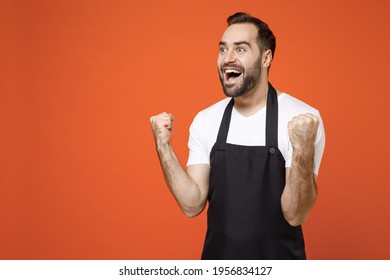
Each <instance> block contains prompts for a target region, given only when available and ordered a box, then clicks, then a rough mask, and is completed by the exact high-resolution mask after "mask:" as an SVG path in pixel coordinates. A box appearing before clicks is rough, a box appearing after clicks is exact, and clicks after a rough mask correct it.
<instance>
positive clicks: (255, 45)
mask: <svg viewBox="0 0 390 280" xmlns="http://www.w3.org/2000/svg"><path fill="white" fill-rule="evenodd" d="M227 21H228V25H229V26H228V28H227V29H226V30H225V32H224V34H223V35H222V39H221V41H220V46H219V47H220V48H219V49H220V50H219V56H218V70H219V76H220V80H221V84H222V88H223V91H224V93H225V94H226V95H227V96H230V97H239V96H242V95H244V94H246V93H248V92H249V91H251V90H252V89H253V88H255V87H256V86H257V85H258V84H259V81H260V78H261V76H262V75H263V76H264V75H265V76H264V77H265V79H266V80H267V79H268V71H269V67H270V66H271V62H272V59H273V55H274V52H275V46H276V44H275V41H276V40H275V37H274V35H273V33H272V31H271V30H270V29H269V28H268V25H267V24H266V23H264V22H262V21H261V20H259V19H257V18H254V17H252V16H250V15H249V14H245V13H236V14H234V15H232V16H230V17H229V18H228V20H227Z"/></svg>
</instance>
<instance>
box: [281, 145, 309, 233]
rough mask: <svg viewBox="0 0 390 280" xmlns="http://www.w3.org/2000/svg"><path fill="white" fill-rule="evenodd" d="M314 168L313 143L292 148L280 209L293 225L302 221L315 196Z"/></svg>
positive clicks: (305, 217)
mask: <svg viewBox="0 0 390 280" xmlns="http://www.w3.org/2000/svg"><path fill="white" fill-rule="evenodd" d="M313 170H314V145H311V146H309V147H305V148H301V149H294V151H293V157H292V163H291V168H290V169H289V171H288V172H287V174H286V175H287V176H286V185H285V189H284V191H283V194H282V199H281V203H282V210H283V214H284V216H285V218H286V220H287V221H288V222H289V223H290V224H291V225H293V226H297V225H300V224H302V223H304V222H305V221H306V219H307V217H308V215H309V212H310V210H311V209H312V207H313V205H314V202H315V200H316V197H317V187H316V178H315V174H314V172H313Z"/></svg>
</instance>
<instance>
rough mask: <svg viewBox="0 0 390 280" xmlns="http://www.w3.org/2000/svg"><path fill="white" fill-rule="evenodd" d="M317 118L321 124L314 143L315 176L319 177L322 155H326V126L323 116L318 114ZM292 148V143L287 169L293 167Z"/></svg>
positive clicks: (289, 146)
mask: <svg viewBox="0 0 390 280" xmlns="http://www.w3.org/2000/svg"><path fill="white" fill-rule="evenodd" d="M317 116H318V117H319V118H320V124H319V126H318V130H317V136H316V140H315V142H314V146H315V150H314V174H316V175H318V172H319V169H320V165H321V159H322V155H323V153H324V149H325V129H324V124H323V122H322V118H321V115H320V114H319V113H318V114H317ZM292 151H293V150H292V146H291V141H290V140H289V142H288V155H287V159H286V167H291V161H292Z"/></svg>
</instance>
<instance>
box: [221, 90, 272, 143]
mask: <svg viewBox="0 0 390 280" xmlns="http://www.w3.org/2000/svg"><path fill="white" fill-rule="evenodd" d="M233 106H234V98H232V99H230V101H229V103H228V105H227V106H226V108H225V111H224V113H223V117H222V121H221V125H220V127H219V131H218V136H217V142H219V143H226V140H227V135H228V132H229V126H230V119H231V115H232V110H233ZM266 109H267V113H266V126H265V131H266V140H265V145H266V146H271V147H278V97H277V94H276V90H275V89H274V88H273V86H272V85H271V84H270V83H268V94H267V108H266Z"/></svg>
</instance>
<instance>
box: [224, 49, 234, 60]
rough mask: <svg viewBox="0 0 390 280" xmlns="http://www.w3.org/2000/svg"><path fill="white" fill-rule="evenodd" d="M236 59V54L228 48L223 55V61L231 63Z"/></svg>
mask: <svg viewBox="0 0 390 280" xmlns="http://www.w3.org/2000/svg"><path fill="white" fill-rule="evenodd" d="M235 61H236V56H235V53H234V51H233V50H229V51H228V52H227V53H226V55H225V57H224V62H225V63H233V62H235Z"/></svg>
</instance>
